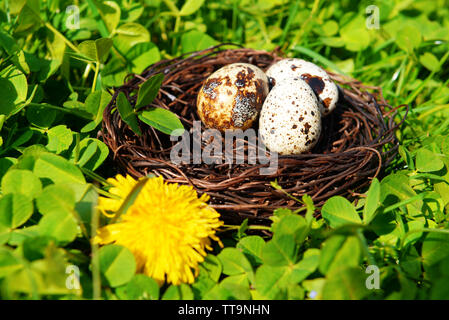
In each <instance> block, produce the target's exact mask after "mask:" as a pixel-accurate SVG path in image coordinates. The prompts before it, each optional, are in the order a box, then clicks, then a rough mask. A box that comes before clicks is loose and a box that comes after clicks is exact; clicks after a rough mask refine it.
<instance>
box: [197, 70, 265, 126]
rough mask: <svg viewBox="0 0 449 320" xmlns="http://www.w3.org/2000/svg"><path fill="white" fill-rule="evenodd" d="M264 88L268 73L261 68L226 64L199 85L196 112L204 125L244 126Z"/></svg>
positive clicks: (260, 101)
mask: <svg viewBox="0 0 449 320" xmlns="http://www.w3.org/2000/svg"><path fill="white" fill-rule="evenodd" d="M268 90H269V89H268V77H267V76H266V74H265V73H264V72H263V71H262V70H261V69H259V68H258V67H256V66H254V65H251V64H247V63H233V64H229V65H227V66H224V67H223V68H221V69H219V70H217V71H215V72H214V73H213V74H211V75H210V76H209V77H208V78H207V79H206V81H205V82H204V84H203V86H202V87H201V89H200V91H199V93H198V98H197V112H198V116H199V117H200V119H201V121H202V122H203V123H204V125H205V126H206V127H207V128H214V129H218V130H220V131H225V130H235V129H242V130H245V129H247V128H249V127H251V126H252V124H253V122H254V120H255V119H256V118H257V116H258V115H259V112H260V109H261V108H262V104H263V102H264V101H265V98H266V96H267V94H268Z"/></svg>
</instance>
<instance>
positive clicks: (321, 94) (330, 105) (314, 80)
mask: <svg viewBox="0 0 449 320" xmlns="http://www.w3.org/2000/svg"><path fill="white" fill-rule="evenodd" d="M266 74H267V76H268V77H271V78H272V79H274V83H275V85H276V84H280V83H282V82H284V81H285V80H289V79H292V78H301V79H303V80H304V81H305V82H307V84H308V85H309V86H310V87H311V88H312V89H313V91H314V92H315V94H316V96H317V98H318V102H319V105H320V110H321V114H322V115H323V116H326V115H328V114H329V113H331V112H332V111H333V110H334V109H335V107H336V105H337V101H338V88H337V85H336V84H335V83H334V82H333V81H332V79H331V78H330V77H329V75H328V74H327V72H326V71H324V70H323V69H321V68H320V67H318V66H317V65H316V64H313V63H311V62H308V61H305V60H302V59H283V60H280V61H278V62H276V63H275V64H273V65H272V66H271V67H270V68H269V69H268V70H267V72H266Z"/></svg>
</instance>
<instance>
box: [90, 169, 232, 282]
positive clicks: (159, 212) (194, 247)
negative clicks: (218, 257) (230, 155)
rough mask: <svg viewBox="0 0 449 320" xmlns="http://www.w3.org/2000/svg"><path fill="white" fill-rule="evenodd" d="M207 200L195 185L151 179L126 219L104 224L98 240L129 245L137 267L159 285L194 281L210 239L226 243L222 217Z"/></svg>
mask: <svg viewBox="0 0 449 320" xmlns="http://www.w3.org/2000/svg"><path fill="white" fill-rule="evenodd" d="M207 200H209V196H208V195H206V194H203V195H202V196H201V197H200V198H198V195H197V192H196V191H195V190H194V189H193V188H192V187H191V186H182V185H181V186H178V184H169V183H166V182H164V180H163V179H162V178H161V177H157V178H151V179H149V180H148V181H147V182H146V183H145V185H144V187H143V188H142V190H141V191H140V193H139V195H138V196H137V198H136V200H135V201H134V203H133V204H132V206H131V207H130V208H129V209H128V210H127V212H126V214H124V215H122V216H121V220H120V221H119V222H118V223H114V224H110V225H106V226H105V227H103V228H101V229H99V230H98V233H97V236H96V237H95V241H96V242H97V243H100V244H108V243H116V244H119V245H122V246H125V247H127V248H128V249H130V250H131V252H132V253H133V254H134V256H135V258H136V262H137V268H138V270H139V271H140V272H143V273H145V274H146V275H148V276H150V277H152V278H154V279H155V280H157V281H158V282H159V283H160V284H162V283H163V282H164V281H166V282H168V283H173V284H174V285H178V284H180V283H193V282H194V280H195V277H196V276H197V275H198V271H199V269H198V263H200V262H202V261H204V257H205V256H206V249H208V250H211V249H212V248H211V239H212V240H215V241H217V242H218V243H219V244H220V245H221V246H222V244H221V242H220V239H219V238H218V237H217V236H216V235H215V232H216V229H217V228H218V227H220V226H222V225H223V222H222V221H220V220H219V216H220V215H219V213H218V212H217V211H215V210H214V209H213V208H211V207H209V206H208V205H207V204H206V201H207Z"/></svg>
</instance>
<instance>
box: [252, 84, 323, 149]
mask: <svg viewBox="0 0 449 320" xmlns="http://www.w3.org/2000/svg"><path fill="white" fill-rule="evenodd" d="M259 133H260V137H261V139H262V141H263V142H264V144H265V146H266V147H267V148H268V149H269V150H270V151H274V152H278V153H279V154H281V155H293V154H300V153H304V152H307V151H309V150H310V149H312V148H313V147H314V146H315V144H316V143H317V141H318V139H319V136H320V134H321V114H320V109H319V106H318V100H317V98H316V96H315V94H314V92H313V91H312V89H311V88H310V86H309V85H308V84H307V83H306V82H305V81H304V80H301V79H290V80H285V81H283V82H282V84H281V85H275V86H274V87H273V88H272V89H271V91H270V93H269V94H268V96H267V98H266V99H265V102H264V104H263V107H262V110H261V113H260V118H259Z"/></svg>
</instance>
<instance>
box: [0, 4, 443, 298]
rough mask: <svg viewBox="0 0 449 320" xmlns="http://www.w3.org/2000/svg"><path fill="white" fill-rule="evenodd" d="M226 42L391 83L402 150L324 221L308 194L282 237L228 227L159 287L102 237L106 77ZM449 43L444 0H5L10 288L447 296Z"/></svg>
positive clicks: (4, 173) (2, 205)
mask: <svg viewBox="0 0 449 320" xmlns="http://www.w3.org/2000/svg"><path fill="white" fill-rule="evenodd" d="M71 5H75V7H69V6H71ZM371 5H375V6H376V7H370V6H371ZM377 10H378V11H377ZM77 12H79V16H80V19H79V28H77V29H72V27H73V26H76V23H77V20H76V19H75V18H74V14H76V13H77ZM377 12H378V13H379V19H380V20H379V28H378V29H377V28H367V21H368V23H371V24H369V25H372V23H375V20H373V19H375V15H376V13H377ZM220 42H233V43H239V44H242V45H244V46H246V47H250V48H256V49H264V50H273V49H275V48H276V47H280V48H282V50H283V51H284V52H285V53H286V54H287V55H288V56H293V57H301V58H304V59H308V60H311V61H314V62H316V63H318V64H320V65H322V66H324V67H326V68H328V69H330V70H332V71H336V72H339V73H342V74H346V75H349V76H352V77H355V78H357V79H359V80H361V81H363V82H364V83H366V84H372V85H376V86H381V87H382V88H383V92H384V95H385V97H386V98H387V99H388V100H389V102H390V104H391V105H393V106H397V105H400V104H409V105H410V107H411V111H410V113H409V116H408V118H407V120H406V122H405V124H404V125H403V126H402V128H401V130H400V132H398V138H399V139H400V142H401V148H400V156H398V157H397V159H396V160H395V161H394V162H393V163H392V164H391V166H390V168H388V170H387V174H386V176H385V177H383V179H381V181H378V180H374V181H373V182H372V184H371V186H370V188H369V190H367V193H366V194H364V195H362V196H361V197H360V199H359V201H357V202H356V204H354V203H350V202H349V201H348V200H347V199H344V198H342V197H334V198H331V199H330V200H328V202H327V203H326V205H325V206H324V207H323V208H322V211H321V213H322V216H323V217H324V219H320V220H318V221H316V220H315V219H314V218H313V217H312V214H311V213H312V212H313V203H312V202H311V200H310V198H308V197H304V198H303V199H302V200H300V201H303V202H304V203H305V204H306V206H305V208H306V209H304V212H305V213H306V214H305V216H304V215H298V214H297V213H292V212H290V211H289V210H277V211H276V212H275V215H274V217H273V225H272V231H273V234H274V236H273V238H263V237H261V236H258V235H254V233H253V231H251V227H248V226H247V225H246V224H245V223H244V224H243V225H242V226H240V227H239V228H238V229H235V230H228V231H226V232H225V233H222V234H220V236H221V237H222V238H223V239H224V242H225V249H223V250H221V249H219V248H217V249H216V251H215V252H214V254H209V255H208V256H207V258H206V261H205V262H204V263H203V264H202V266H201V271H200V275H199V277H198V279H197V281H196V282H195V283H194V284H193V285H181V286H167V285H165V286H163V287H162V288H159V287H158V286H157V284H156V283H155V281H154V280H152V279H151V278H148V277H146V276H144V275H136V274H135V262H134V258H133V257H132V255H131V254H130V252H129V251H128V250H127V249H125V248H122V247H119V246H106V247H104V248H102V249H99V250H97V249H96V248H93V249H91V246H90V242H89V238H90V234H91V229H92V225H91V221H96V220H97V217H96V214H97V213H96V212H95V210H94V207H95V203H96V199H97V197H98V195H99V194H101V193H102V192H103V191H102V190H104V189H102V188H100V187H99V185H100V186H101V185H104V183H105V181H104V179H105V178H108V177H110V176H112V175H114V174H115V173H114V172H111V170H110V169H108V168H111V166H106V165H103V166H102V164H103V163H104V162H105V161H110V160H107V157H108V148H107V147H106V146H105V145H104V143H103V142H101V141H100V140H98V139H97V132H98V129H99V126H100V123H101V119H102V111H103V109H104V108H105V106H106V104H107V103H108V101H109V99H110V97H111V96H110V93H109V91H108V90H107V89H108V88H111V87H113V86H118V85H121V84H122V83H123V80H124V77H125V75H127V74H128V73H130V72H134V73H139V72H141V71H142V70H143V69H144V68H145V67H147V66H148V65H149V64H151V63H154V62H156V61H158V60H160V59H161V58H172V57H176V56H178V55H180V54H182V53H185V52H190V51H194V50H199V49H203V48H207V47H209V46H211V45H214V44H217V43H220ZM448 43H449V2H448V1H445V0H434V1H428V0H421V1H420V0H417V1H410V0H401V1H399V0H396V1H389V0H383V1H376V0H373V1H360V2H358V3H357V4H356V2H355V1H349V0H346V1H319V0H315V1H299V0H298V1H294V0H292V1H284V0H223V1H215V0H208V1H204V0H187V1H175V0H141V1H127V0H117V1H105V2H101V1H99V0H98V1H97V0H86V1H63V0H47V1H38V0H18V1H16V0H15V1H8V0H2V1H0V98H1V99H0V100H1V102H0V130H1V131H0V181H1V184H0V188H1V189H0V298H2V299H20V298H23V299H91V298H100V297H101V298H105V299H159V298H163V299H191V298H195V299H250V298H256V299H447V298H449V229H448V214H449V206H448V204H449V86H448V84H449V72H448V70H449V68H448V66H449V63H448V61H447V59H448V57H449V45H448ZM400 116H402V114H400V115H399V116H398V119H397V120H399V118H400ZM274 187H276V185H274ZM304 212H302V213H304ZM93 228H94V229H95V226H93ZM247 234H250V235H247ZM368 266H375V267H370V268H368V269H367V267H368ZM78 270H79V272H80V286H78V283H77V278H76V274H77V272H78ZM377 272H378V275H379V277H378V281H377V278H376V277H375V276H376V274H377Z"/></svg>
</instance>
